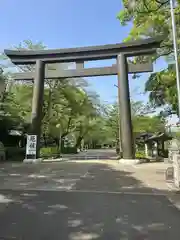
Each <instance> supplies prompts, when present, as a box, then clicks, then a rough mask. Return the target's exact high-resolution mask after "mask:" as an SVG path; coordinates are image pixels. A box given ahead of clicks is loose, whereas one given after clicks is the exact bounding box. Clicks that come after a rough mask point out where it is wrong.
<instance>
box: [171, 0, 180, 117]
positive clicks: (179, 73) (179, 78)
mask: <svg viewBox="0 0 180 240" xmlns="http://www.w3.org/2000/svg"><path fill="white" fill-rule="evenodd" d="M170 9H171V22H172V38H173V45H174V57H175V65H176V83H177V97H178V116H179V120H180V69H179V63H178V44H177V32H176V21H175V16H174V0H170Z"/></svg>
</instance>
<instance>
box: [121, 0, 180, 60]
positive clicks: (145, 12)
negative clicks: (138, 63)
mask: <svg viewBox="0 0 180 240" xmlns="http://www.w3.org/2000/svg"><path fill="white" fill-rule="evenodd" d="M176 2H177V4H176V6H175V17H176V22H177V36H178V37H177V39H178V43H180V30H179V29H180V28H179V26H180V1H179V0H178V1H176ZM132 3H133V4H132ZM123 6H124V8H123V9H122V10H121V11H120V12H119V14H118V16H117V18H118V19H119V21H120V23H121V25H123V26H124V25H126V24H128V23H130V22H131V23H132V28H131V30H130V33H129V35H128V37H127V38H126V39H125V41H128V40H135V39H139V38H145V37H154V36H158V35H163V36H164V41H163V43H162V44H161V49H160V51H158V55H157V56H158V57H159V56H164V55H169V54H171V53H172V52H173V47H172V46H173V44H172V33H171V29H172V27H171V15H170V9H169V1H166V0H164V1H159V0H134V1H130V0H123Z"/></svg>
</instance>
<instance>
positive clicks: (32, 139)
mask: <svg viewBox="0 0 180 240" xmlns="http://www.w3.org/2000/svg"><path fill="white" fill-rule="evenodd" d="M36 145H37V135H27V144H26V155H36Z"/></svg>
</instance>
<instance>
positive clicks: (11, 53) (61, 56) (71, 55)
mask: <svg viewBox="0 0 180 240" xmlns="http://www.w3.org/2000/svg"><path fill="white" fill-rule="evenodd" d="M162 40H163V37H158V38H148V39H143V40H136V41H132V42H126V43H118V44H108V45H100V46H90V47H80V48H68V49H54V50H39V51H31V50H29V51H27V50H4V53H5V54H6V55H7V56H8V57H9V58H10V59H11V61H12V62H13V63H14V64H35V62H36V60H42V61H44V62H45V63H55V62H56V63H57V62H77V61H91V60H100V59H112V58H116V57H117V56H118V54H119V53H123V54H125V55H127V56H138V55H145V54H152V53H155V52H156V48H158V47H159V46H160V43H161V42H162Z"/></svg>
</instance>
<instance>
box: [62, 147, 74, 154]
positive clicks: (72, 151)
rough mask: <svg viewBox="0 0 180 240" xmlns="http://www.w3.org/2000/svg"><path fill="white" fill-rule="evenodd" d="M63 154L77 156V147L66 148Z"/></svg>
mask: <svg viewBox="0 0 180 240" xmlns="http://www.w3.org/2000/svg"><path fill="white" fill-rule="evenodd" d="M62 153H64V154H73V153H74V154H76V153H77V148H76V147H66V148H63V149H62Z"/></svg>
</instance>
